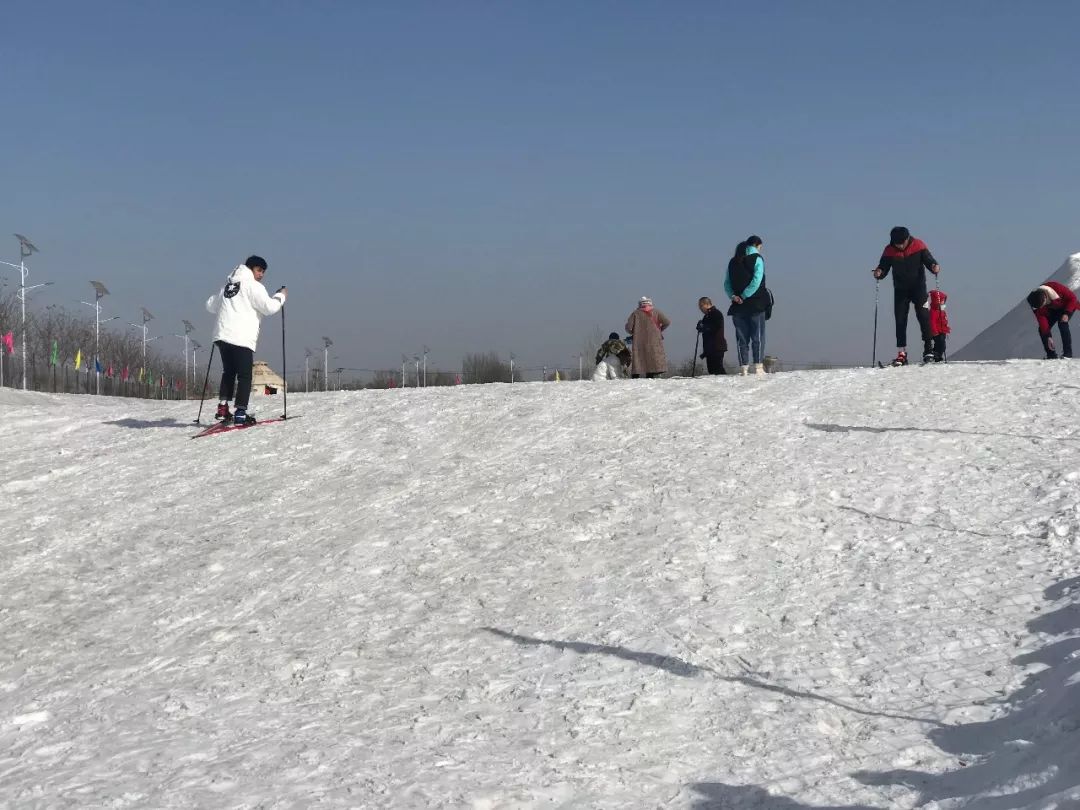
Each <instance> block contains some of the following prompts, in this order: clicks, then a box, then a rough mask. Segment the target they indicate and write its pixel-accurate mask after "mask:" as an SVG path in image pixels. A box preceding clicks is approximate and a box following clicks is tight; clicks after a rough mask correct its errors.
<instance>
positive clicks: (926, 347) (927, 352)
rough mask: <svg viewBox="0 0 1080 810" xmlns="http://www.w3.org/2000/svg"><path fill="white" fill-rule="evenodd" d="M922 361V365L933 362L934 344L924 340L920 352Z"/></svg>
mask: <svg viewBox="0 0 1080 810" xmlns="http://www.w3.org/2000/svg"><path fill="white" fill-rule="evenodd" d="M922 361H923V362H924V363H933V362H934V344H933V341H929V340H924V341H923V350H922Z"/></svg>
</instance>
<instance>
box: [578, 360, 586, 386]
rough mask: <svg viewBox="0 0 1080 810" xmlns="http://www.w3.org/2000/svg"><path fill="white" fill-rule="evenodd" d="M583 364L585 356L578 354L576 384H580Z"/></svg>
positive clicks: (583, 369) (583, 368)
mask: <svg viewBox="0 0 1080 810" xmlns="http://www.w3.org/2000/svg"><path fill="white" fill-rule="evenodd" d="M584 363H585V356H584V355H582V354H579V355H578V356H577V378H578V382H581V375H582V374H583V373H584V371H585V365H584Z"/></svg>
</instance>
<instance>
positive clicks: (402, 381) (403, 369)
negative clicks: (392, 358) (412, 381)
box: [401, 355, 409, 388]
mask: <svg viewBox="0 0 1080 810" xmlns="http://www.w3.org/2000/svg"><path fill="white" fill-rule="evenodd" d="M408 362H409V358H408V357H406V356H405V355H401V387H402V388H404V387H405V364H406V363H408Z"/></svg>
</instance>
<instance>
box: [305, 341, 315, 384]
mask: <svg viewBox="0 0 1080 810" xmlns="http://www.w3.org/2000/svg"><path fill="white" fill-rule="evenodd" d="M312 354H314V352H312V351H311V349H308V348H307V347H305V348H304V393H305V394H306V393H308V392H309V391H310V390H311V385H310V383H311V372H310V371H309V370H308V369H309V367H310V364H311V355H312Z"/></svg>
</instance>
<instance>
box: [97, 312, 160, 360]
mask: <svg viewBox="0 0 1080 810" xmlns="http://www.w3.org/2000/svg"><path fill="white" fill-rule="evenodd" d="M84 303H85V302H84ZM141 309H142V324H137V323H132V324H130V325H131V326H133V327H134V328H136V329H141V330H142V367H143V371H145V370H146V344H147V343H150V342H152V341H155V340H157V339H158V338H160V337H161V335H157V336H156V337H152V338H148V337H147V336H146V332H147V330H148V329H149V328H150V327H148V326H147V325H146V324H148V323H149V322H150V321H152V320H154V316H153V315H151V314H150V310H148V309H147V308H146V307H142V308H141Z"/></svg>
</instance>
